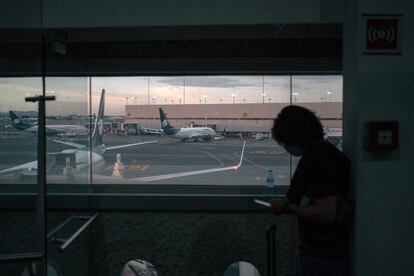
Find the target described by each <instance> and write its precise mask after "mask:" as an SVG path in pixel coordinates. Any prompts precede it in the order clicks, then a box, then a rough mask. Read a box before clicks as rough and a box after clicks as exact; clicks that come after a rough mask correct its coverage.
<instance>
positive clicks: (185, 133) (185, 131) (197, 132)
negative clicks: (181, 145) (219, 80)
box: [160, 108, 216, 142]
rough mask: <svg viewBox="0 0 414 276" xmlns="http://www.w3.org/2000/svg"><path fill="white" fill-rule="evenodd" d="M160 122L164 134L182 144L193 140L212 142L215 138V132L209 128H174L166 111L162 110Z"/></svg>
mask: <svg viewBox="0 0 414 276" xmlns="http://www.w3.org/2000/svg"><path fill="white" fill-rule="evenodd" d="M160 120H161V127H162V129H163V130H164V133H165V134H167V135H168V136H170V137H172V138H176V139H181V142H185V141H186V140H189V139H193V140H194V141H198V140H200V139H202V140H210V139H212V138H213V137H214V134H216V133H215V131H214V130H213V129H212V128H209V127H187V128H176V127H173V126H172V125H171V124H170V123H169V122H168V119H167V116H166V115H165V113H164V110H162V108H160Z"/></svg>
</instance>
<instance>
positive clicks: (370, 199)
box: [344, 0, 414, 276]
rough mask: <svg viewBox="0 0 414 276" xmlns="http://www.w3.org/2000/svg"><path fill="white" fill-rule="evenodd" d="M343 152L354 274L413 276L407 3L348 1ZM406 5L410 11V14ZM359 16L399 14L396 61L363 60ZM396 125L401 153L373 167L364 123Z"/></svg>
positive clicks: (413, 137)
mask: <svg viewBox="0 0 414 276" xmlns="http://www.w3.org/2000/svg"><path fill="white" fill-rule="evenodd" d="M346 5H347V6H346V8H345V21H344V22H345V25H344V27H345V28H344V137H345V140H344V150H345V151H346V153H347V154H348V155H349V156H350V157H351V159H352V161H353V173H354V184H355V189H356V197H357V212H356V228H355V230H356V239H355V252H356V254H355V264H356V266H355V269H356V275H363V276H369V275H376V276H377V275H413V273H414V272H413V271H414V268H413V267H412V264H413V261H414V253H413V250H414V215H413V212H414V200H413V198H414V161H413V156H414V143H413V141H414V128H413V119H414V85H413V76H414V72H413V67H412V66H413V65H414V51H413V49H414V38H413V35H412V34H413V33H414V9H413V2H412V1H409V0H405V1H404V0H399V1H395V0H394V1H392V0H382V1H378V0H359V1H358V0H350V1H346ZM410 7H411V8H410ZM362 13H379V14H387V13H388V14H389V13H402V14H404V19H403V22H404V23H403V34H402V43H403V44H402V55H401V56H398V55H393V56H392V55H374V56H367V55H362V51H361V42H362V41H361V40H362V22H361V14H362ZM381 120H385V121H387V120H396V121H398V122H399V124H400V147H399V149H398V150H397V151H395V152H394V154H393V157H392V158H391V159H387V160H382V161H374V160H373V159H372V158H371V155H369V154H368V153H367V152H365V151H364V150H363V123H364V122H366V121H381Z"/></svg>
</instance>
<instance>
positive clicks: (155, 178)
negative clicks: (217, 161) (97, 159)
mask: <svg viewBox="0 0 414 276" xmlns="http://www.w3.org/2000/svg"><path fill="white" fill-rule="evenodd" d="M245 146H246V141H244V143H243V148H242V152H241V154H240V161H239V163H238V164H236V165H233V166H228V167H218V168H211V169H204V170H197V171H188V172H180V173H170V174H161V175H154V176H144V177H137V178H129V179H122V183H128V184H129V183H131V184H132V183H142V182H153V181H159V180H165V179H171V178H178V177H184V176H191V175H199V174H206V173H213V172H221V171H229V170H237V169H238V168H240V167H241V165H242V162H243V156H244V148H245ZM93 178H94V179H95V181H97V182H99V181H103V182H106V181H109V182H113V180H114V179H113V178H112V177H107V176H101V175H94V176H93Z"/></svg>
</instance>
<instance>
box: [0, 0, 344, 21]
mask: <svg viewBox="0 0 414 276" xmlns="http://www.w3.org/2000/svg"><path fill="white" fill-rule="evenodd" d="M342 3H343V0H329V1H328V0H290V1H283V0H254V1H253V0H225V1H223V0H208V1H205V0H175V1H168V0H118V1H114V0H88V1H85V0H71V1H67V0H44V15H45V16H44V18H45V26H46V27H51V28H59V27H120V26H170V25H173V26H180V25H228V24H230V25H233V24H236V25H237V24H240V25H246V24H251V25H254V24H278V23H318V22H340V21H341V19H342ZM39 7H40V1H39V0H37V1H30V0H22V1H2V2H1V3H0V27H3V28H5V27H7V28H11V27H38V26H39V17H40V9H39ZM10 15H13V16H10Z"/></svg>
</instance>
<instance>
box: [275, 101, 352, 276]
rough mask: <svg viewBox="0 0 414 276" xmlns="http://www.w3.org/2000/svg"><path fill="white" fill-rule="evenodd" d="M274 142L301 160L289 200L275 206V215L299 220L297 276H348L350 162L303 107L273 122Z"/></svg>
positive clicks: (280, 200)
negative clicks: (347, 215)
mask: <svg viewBox="0 0 414 276" xmlns="http://www.w3.org/2000/svg"><path fill="white" fill-rule="evenodd" d="M272 135H273V138H274V139H275V141H276V142H277V143H278V144H279V145H281V146H283V147H284V148H285V150H286V151H287V152H288V153H290V154H291V155H293V156H295V157H300V160H299V163H298V165H297V168H296V170H295V172H294V174H293V177H292V180H291V185H290V187H289V190H288V193H287V194H286V198H276V199H272V200H271V209H272V212H273V213H274V214H275V215H279V214H283V213H290V214H293V215H295V216H296V217H297V219H298V232H299V242H300V246H299V254H298V258H297V264H296V275H297V276H311V275H318V276H321V275H335V276H339V275H341V276H342V275H349V273H350V249H349V234H350V231H349V230H350V227H349V223H348V221H347V220H346V219H344V217H343V215H342V213H343V207H344V206H346V204H345V202H346V199H347V197H348V195H349V187H350V166H351V162H350V161H349V159H348V158H347V157H346V156H345V155H344V154H343V153H342V152H341V151H340V150H339V149H337V148H336V147H335V146H334V145H332V144H331V143H329V142H327V141H325V140H324V133H323V127H322V124H321V122H320V120H319V119H318V117H316V115H315V114H314V113H313V112H312V111H310V110H308V109H306V108H304V107H300V106H295V105H291V106H287V107H285V108H283V109H282V110H281V112H280V113H279V114H278V116H277V117H276V118H275V120H274V124H273V128H272Z"/></svg>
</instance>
